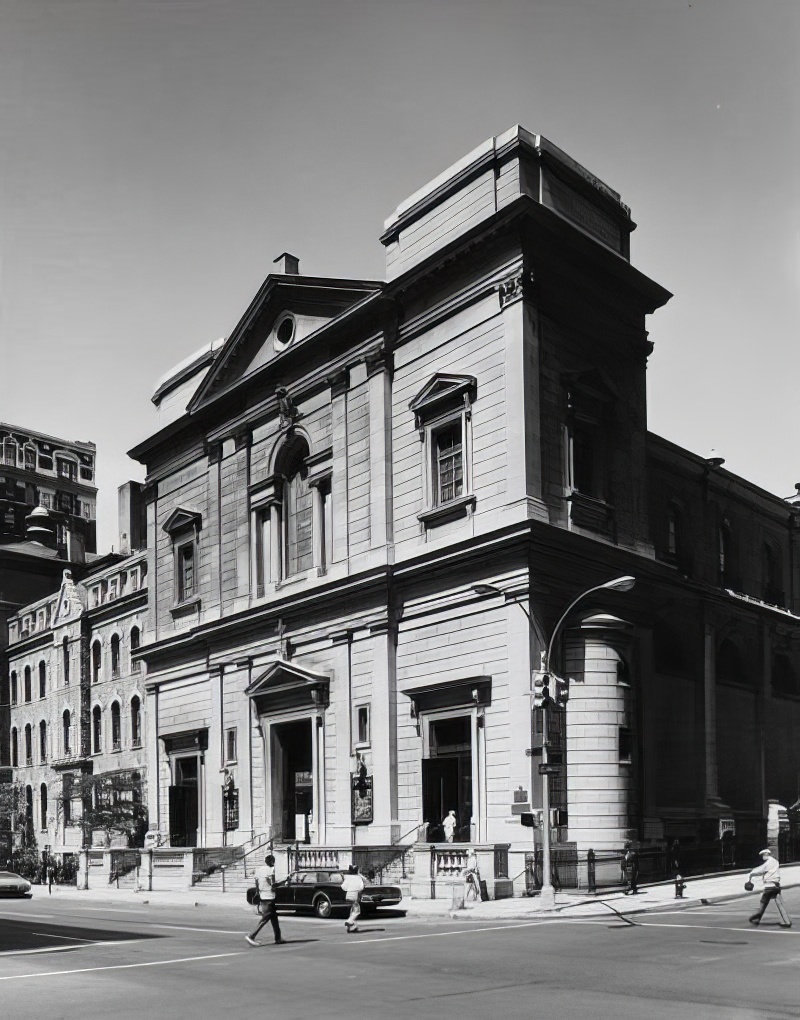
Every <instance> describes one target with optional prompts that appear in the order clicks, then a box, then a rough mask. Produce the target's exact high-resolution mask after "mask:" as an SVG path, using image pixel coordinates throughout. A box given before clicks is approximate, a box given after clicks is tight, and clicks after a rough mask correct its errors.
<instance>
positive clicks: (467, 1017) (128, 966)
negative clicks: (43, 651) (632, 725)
mask: <svg viewBox="0 0 800 1020" xmlns="http://www.w3.org/2000/svg"><path fill="white" fill-rule="evenodd" d="M784 898H785V900H786V902H787V906H788V909H789V912H790V913H791V914H792V915H793V916H794V917H795V919H797V921H798V923H797V924H796V926H795V927H794V928H792V929H791V930H782V929H780V928H779V927H778V924H777V914H776V913H774V907H770V912H769V913H768V914H767V917H766V918H765V921H764V922H762V926H761V927H759V928H758V929H755V928H753V927H751V926H750V925H748V923H747V913H748V912H749V910H752V908H753V906H754V903H755V900H754V899H753V898H748V899H741V900H736V901H733V902H731V903H727V904H718V905H710V906H705V907H698V908H693V909H689V910H681V911H677V912H672V911H663V912H661V913H648V914H646V915H638V916H635V917H634V918H633V920H635V922H636V923H635V924H634V925H630V924H627V923H625V922H624V921H622V920H620V919H619V918H617V917H615V916H614V915H613V914H609V917H608V919H607V920H598V919H592V920H589V919H583V920H579V919H575V920H566V919H564V918H558V919H555V920H532V921H506V922H502V921H494V922H483V923H480V922H474V921H470V920H466V919H465V920H461V919H459V920H457V921H453V920H449V919H442V918H436V919H432V918H431V919H418V918H408V917H403V916H400V915H398V914H397V913H394V914H393V915H390V916H382V915H378V916H377V917H375V918H373V919H370V920H368V921H364V922H363V923H362V926H361V929H360V931H359V932H358V933H355V934H352V935H348V934H347V933H346V932H345V930H344V926H343V923H342V921H341V920H340V919H337V920H331V921H320V920H316V919H314V918H296V917H294V916H293V915H283V916H282V919H281V926H282V928H283V934H284V938H286V939H287V940H288V943H287V944H286V945H283V946H275V945H273V944H272V936H271V929H270V928H269V926H267V927H266V928H265V929H264V930H263V932H262V935H264V936H265V938H264V944H263V945H262V946H260V947H259V948H251V947H250V946H248V945H247V943H246V942H245V941H244V935H245V933H246V932H247V931H248V930H249V929H250V928H251V926H252V924H253V922H254V916H253V914H252V913H251V912H250V911H249V910H248V909H247V908H245V907H240V908H231V907H230V906H224V907H198V908H194V907H188V906H187V907H172V906H166V905H159V904H152V905H144V904H143V905H141V906H137V907H135V908H133V907H132V908H124V907H117V906H113V905H108V906H103V905H102V904H101V903H98V902H97V901H94V902H93V904H92V905H88V904H83V903H80V902H78V901H75V900H68V899H66V898H65V899H60V900H59V899H56V898H55V897H53V898H52V899H50V900H48V898H47V897H43V896H41V895H40V896H38V897H37V898H35V899H34V900H32V901H0V1016H2V1017H7V1018H9V1020H26V1018H29V1017H30V1018H34V1017H35V1018H37V1020H39V1018H47V1020H57V1018H66V1020H78V1018H80V1020H94V1018H103V1020H106V1018H110V1017H113V1018H114V1020H127V1018H129V1017H130V1018H136V1020H149V1018H159V1020H160V1018H165V1020H181V1018H184V1017H186V1018H191V1020H206V1018H217V1017H225V1018H226V1020H227V1017H229V1016H230V1017H231V1020H233V1018H236V1020H238V1018H240V1017H247V1018H248V1020H249V1018H251V1017H259V1018H260V1017H270V1018H276V1020H295V1018H298V1020H299V1018H303V1020H305V1018H314V1020H317V1018H344V1017H347V1018H348V1020H349V1018H354V1017H357V1018H366V1020H371V1018H373V1017H374V1018H378V1017H381V1018H389V1020H394V1018H398V1020H399V1018H403V1020H408V1018H410V1017H411V1018H423V1020H427V1018H431V1020H456V1018H457V1020H487V1018H492V1020H494V1018H497V1020H516V1018H525V1020H539V1018H542V1020H544V1018H548V1020H549V1018H558V1020H571V1018H576V1020H577V1018H579V1020H606V1018H608V1020H612V1018H613V1020H627V1018H631V1020H633V1018H635V1020H642V1018H643V1017H644V1018H646V1020H673V1018H678V1017H680V1018H681V1020H707V1018H708V1020H712V1018H713V1020H717V1018H726V1020H727V1018H731V1020H733V1018H735V1020H754V1018H762V1017H768V1018H771V1020H772V1018H779V1017H780V1018H783V1017H787V1018H788V1017H791V1018H793V1020H796V1018H797V1017H798V1016H800V1006H799V1005H798V992H800V979H798V975H797V970H798V964H800V889H798V890H790V891H789V892H787V893H786V894H785V896H784Z"/></svg>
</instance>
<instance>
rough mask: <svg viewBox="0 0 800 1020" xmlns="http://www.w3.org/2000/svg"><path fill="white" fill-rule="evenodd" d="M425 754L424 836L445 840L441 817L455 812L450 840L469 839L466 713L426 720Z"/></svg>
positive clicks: (468, 719)
mask: <svg viewBox="0 0 800 1020" xmlns="http://www.w3.org/2000/svg"><path fill="white" fill-rule="evenodd" d="M428 725H429V727H430V729H429V731H428V733H429V739H428V749H429V757H427V758H423V759H422V807H423V817H424V819H425V821H426V822H427V823H428V839H429V840H430V841H431V842H441V841H443V840H444V839H445V830H444V828H443V826H442V821H443V819H444V818H445V817H446V816H447V814H448V812H450V811H454V812H455V815H456V821H455V828H454V832H453V839H454V841H455V842H461V841H469V839H470V838H471V822H472V718H471V716H469V715H458V716H452V717H450V718H448V719H432V720H430V722H429V724H428Z"/></svg>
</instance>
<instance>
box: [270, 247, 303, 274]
mask: <svg viewBox="0 0 800 1020" xmlns="http://www.w3.org/2000/svg"><path fill="white" fill-rule="evenodd" d="M275 265H276V266H277V267H278V268H277V269H276V270H275V272H276V273H280V274H281V275H282V276H299V275H300V259H299V258H297V256H296V255H290V254H289V252H288V251H285V252H283V253H282V254H281V255H279V256H278V257H277V258H276V259H275Z"/></svg>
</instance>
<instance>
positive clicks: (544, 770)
mask: <svg viewBox="0 0 800 1020" xmlns="http://www.w3.org/2000/svg"><path fill="white" fill-rule="evenodd" d="M560 771H561V766H560V765H540V766H539V775H540V776H556V775H558V773H559V772H560Z"/></svg>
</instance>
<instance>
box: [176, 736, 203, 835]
mask: <svg viewBox="0 0 800 1020" xmlns="http://www.w3.org/2000/svg"><path fill="white" fill-rule="evenodd" d="M199 773H200V759H199V757H198V755H196V754H191V755H186V756H185V757H180V758H175V759H174V762H173V777H174V780H175V782H174V784H173V785H172V786H170V788H169V837H170V843H171V845H172V846H197V828H198V822H199V817H200V797H199V784H198V779H199Z"/></svg>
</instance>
